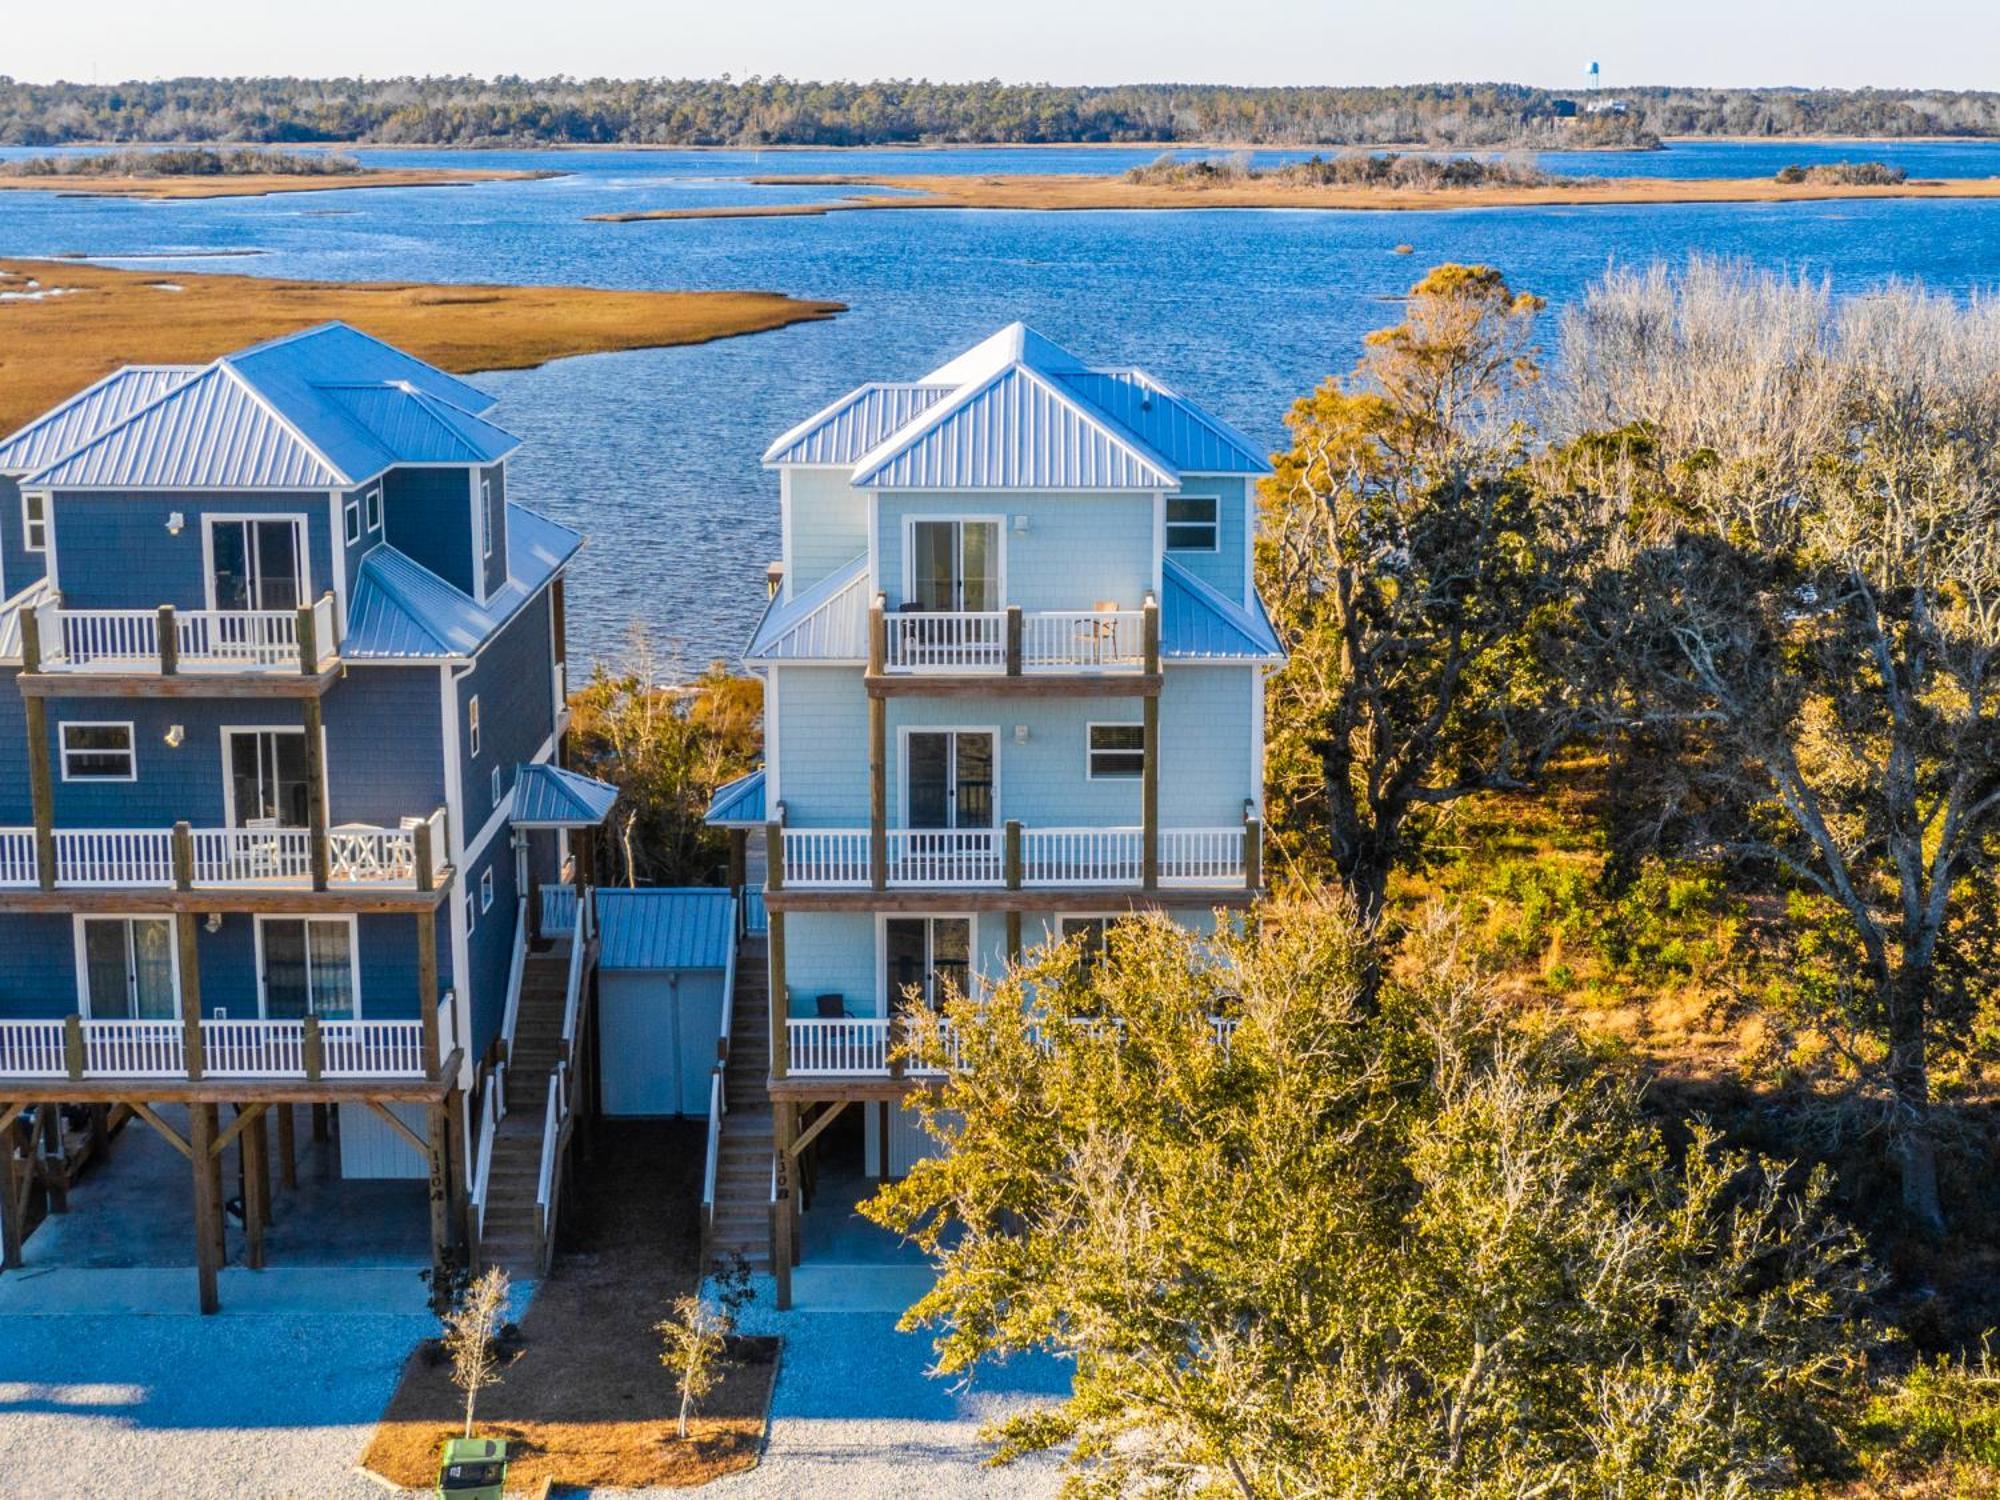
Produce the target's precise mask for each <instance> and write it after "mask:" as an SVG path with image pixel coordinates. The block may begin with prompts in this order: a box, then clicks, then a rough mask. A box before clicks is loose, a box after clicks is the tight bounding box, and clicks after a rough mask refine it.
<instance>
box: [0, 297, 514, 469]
mask: <svg viewBox="0 0 2000 1500" xmlns="http://www.w3.org/2000/svg"><path fill="white" fill-rule="evenodd" d="M492 406H493V400H492V398H491V397H490V396H487V395H486V394H485V393H484V392H482V391H481V390H479V388H478V387H477V386H473V385H469V384H467V383H466V382H465V381H463V380H459V379H458V378H456V377H455V376H451V375H447V374H445V373H444V372H443V371H442V370H438V369H433V368H432V367H431V366H430V365H427V364H425V363H424V362H423V361H422V360H420V359H416V358H414V357H413V356H411V355H408V354H405V353H403V352H402V351H401V350H399V349H395V348H392V347H390V346H389V345H388V344H385V343H383V342H382V341H381V340H380V339H375V338H370V337H369V336H368V335H367V334H365V333H362V332H361V331H360V330H358V329H354V328H349V327H348V326H347V325H346V324H344V323H327V324H323V325H321V326H320V327H318V328H309V329H306V330H304V331H303V332H300V333H295V334H290V335H287V336H286V337H284V338H281V339H273V340H272V341H270V342H269V343H266V344H258V345H254V346H252V347H251V348H248V349H244V350H240V351H238V352H237V353H235V354H226V355H224V356H223V357H222V358H221V359H219V360H217V361H215V362H214V363H213V364H211V365H209V366H208V367H207V368H206V369H205V370H203V371H201V372H200V373H198V374H196V375H195V376H194V377H193V378H191V379H188V380H186V381H184V382H182V383H180V384H178V385H173V386H170V387H168V388H166V389H164V390H162V391H160V392H159V393H157V395H156V398H155V399H154V400H153V402H152V403H151V404H150V405H147V406H143V407H138V408H135V409H133V410H131V411H129V412H128V413H127V414H126V415H125V416H124V417H123V418H122V419H120V420H119V421H117V422H116V423H115V424H113V425H111V426H108V427H104V428H102V429H100V430H99V431H98V432H97V433H96V434H95V435H94V436H93V437H92V438H91V439H90V440H88V441H87V442H86V443H84V444H83V445H82V446H81V447H76V448H73V449H72V450H68V451H67V456H65V457H62V458H60V459H59V460H55V459H51V460H50V461H49V462H48V463H47V465H46V466H45V467H43V468H41V469H40V470H39V472H36V473H35V474H33V476H32V478H31V479H30V480H29V482H30V483H32V484H36V485H42V486H48V487H51V488H53V487H57V486H62V487H68V488H84V487H87V488H106V489H150V488H189V489H331V488H336V487H348V486H352V485H355V484H358V483H360V482H361V481H362V480H364V479H368V478H371V477H372V476H374V475H376V474H379V473H381V472H382V471H383V470H384V469H387V468H389V467H391V466H392V465H395V464H399V463H467V464H471V463H491V462H494V461H495V460H497V459H499V458H501V457H503V456H504V455H505V454H506V453H508V452H510V451H511V450H512V449H513V448H515V447H516V446H518V443H517V440H516V439H515V438H514V437H513V436H512V435H511V434H509V433H507V432H505V431H503V430H502V429H500V428H498V427H495V426H494V425H493V424H492V423H490V422H487V421H484V420H482V418H481V416H480V414H481V413H483V412H486V411H489V410H491V409H492Z"/></svg>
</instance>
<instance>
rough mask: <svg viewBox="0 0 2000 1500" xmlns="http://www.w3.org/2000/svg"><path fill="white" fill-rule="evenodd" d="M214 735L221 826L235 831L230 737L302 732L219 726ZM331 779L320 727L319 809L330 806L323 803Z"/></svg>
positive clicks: (299, 729) (300, 729)
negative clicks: (219, 778) (218, 755)
mask: <svg viewBox="0 0 2000 1500" xmlns="http://www.w3.org/2000/svg"><path fill="white" fill-rule="evenodd" d="M215 732H216V738H217V745H218V748H219V749H220V750H221V752H222V826H223V827H225V828H234V827H236V767H235V762H234V761H233V760H232V759H231V758H230V754H229V741H230V739H231V737H232V736H234V735H239V734H304V733H305V732H306V729H305V725H303V724H220V725H217V726H216V731H215ZM331 775H332V768H331V767H330V766H329V765H328V764H327V759H326V725H325V724H323V723H322V724H321V725H320V730H319V792H320V806H322V807H329V806H331V805H332V804H331V803H330V802H329V801H328V799H327V793H328V791H329V790H330V782H329V779H328V778H329V777H330V776H331ZM328 821H329V822H331V821H332V820H331V819H328Z"/></svg>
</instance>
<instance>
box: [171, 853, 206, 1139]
mask: <svg viewBox="0 0 2000 1500" xmlns="http://www.w3.org/2000/svg"><path fill="white" fill-rule="evenodd" d="M173 855H174V888H175V889H176V890H182V891H185V890H189V889H191V888H192V887H193V885H194V834H193V833H192V832H191V831H190V830H189V828H188V826H187V824H185V823H176V824H174V838H173ZM194 924H195V915H194V913H193V912H191V911H179V912H175V913H174V939H175V943H176V946H177V948H178V957H179V959H180V983H181V1048H182V1051H183V1052H184V1053H185V1054H186V1057H187V1076H188V1077H189V1078H191V1079H193V1078H200V1077H201V1074H202V1067H203V1065H204V1063H205V1061H206V1059H205V1057H204V1056H203V1048H202V1039H201V950H200V947H199V939H198V937H197V936H196V933H195V925H194ZM212 1123H213V1122H211V1124H212Z"/></svg>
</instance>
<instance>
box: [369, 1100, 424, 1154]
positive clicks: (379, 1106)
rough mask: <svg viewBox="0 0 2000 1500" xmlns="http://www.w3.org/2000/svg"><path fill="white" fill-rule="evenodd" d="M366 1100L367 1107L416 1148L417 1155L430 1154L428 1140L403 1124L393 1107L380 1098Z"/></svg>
mask: <svg viewBox="0 0 2000 1500" xmlns="http://www.w3.org/2000/svg"><path fill="white" fill-rule="evenodd" d="M367 1102H368V1107H369V1108H370V1109H372V1110H374V1111H375V1113H376V1114H378V1115H380V1116H381V1117H382V1118H383V1119H384V1120H386V1121H387V1122H388V1125H389V1128H390V1129H391V1130H393V1131H395V1132H396V1134H398V1135H400V1136H401V1137H402V1138H403V1139H404V1140H406V1141H408V1142H409V1143H410V1144H411V1145H412V1146H413V1147H415V1148H416V1152H417V1155H419V1156H428V1155H430V1150H431V1146H430V1142H429V1141H427V1140H425V1139H424V1138H423V1137H422V1136H420V1135H418V1134H417V1133H416V1131H414V1130H412V1129H410V1127H409V1126H407V1125H405V1124H404V1123H403V1122H402V1120H400V1119H399V1118H397V1115H396V1112H395V1111H394V1110H393V1109H391V1108H389V1106H388V1105H386V1104H384V1103H383V1102H382V1101H381V1100H380V1099H370V1100H368V1101H367Z"/></svg>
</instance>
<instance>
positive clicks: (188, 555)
mask: <svg viewBox="0 0 2000 1500" xmlns="http://www.w3.org/2000/svg"><path fill="white" fill-rule="evenodd" d="M50 509H51V511H52V512H53V514H52V521H53V523H54V529H55V546H56V580H57V583H58V584H59V585H60V586H61V588H62V596H63V603H64V605H65V606H67V607H68V608H70V609H147V608H151V607H153V606H155V605H160V604H171V605H173V606H174V607H175V608H176V609H205V608H207V606H208V562H207V559H206V557H205V556H204V541H203V538H204V537H205V535H206V534H207V531H208V527H207V525H206V524H205V521H204V518H205V517H210V516H213V517H217V518H221V517H225V516H298V517H300V518H301V519H302V520H303V521H304V522H305V526H306V598H307V600H308V601H310V600H312V599H317V598H318V597H319V596H320V595H321V594H324V593H326V592H328V591H329V590H330V589H332V587H333V551H332V542H331V540H330V534H329V532H328V529H327V528H328V511H329V509H330V506H329V505H328V503H327V495H326V492H325V491H323V490H322V491H312V490H302V491H298V492H296V493H289V494H269V495H242V496H236V495H215V494H204V493H200V492H190V491H182V492H175V491H160V492H154V493H149V494H118V493H107V492H92V491H77V490H69V491H58V492H57V493H56V494H55V496H54V497H53V499H52V501H51V505H50ZM176 511H178V512H179V513H180V516H181V520H182V525H181V529H180V532H179V534H178V535H175V534H174V533H172V532H170V531H169V530H168V529H167V526H168V522H169V521H170V519H171V518H172V516H173V514H174V513H175V512H176Z"/></svg>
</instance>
